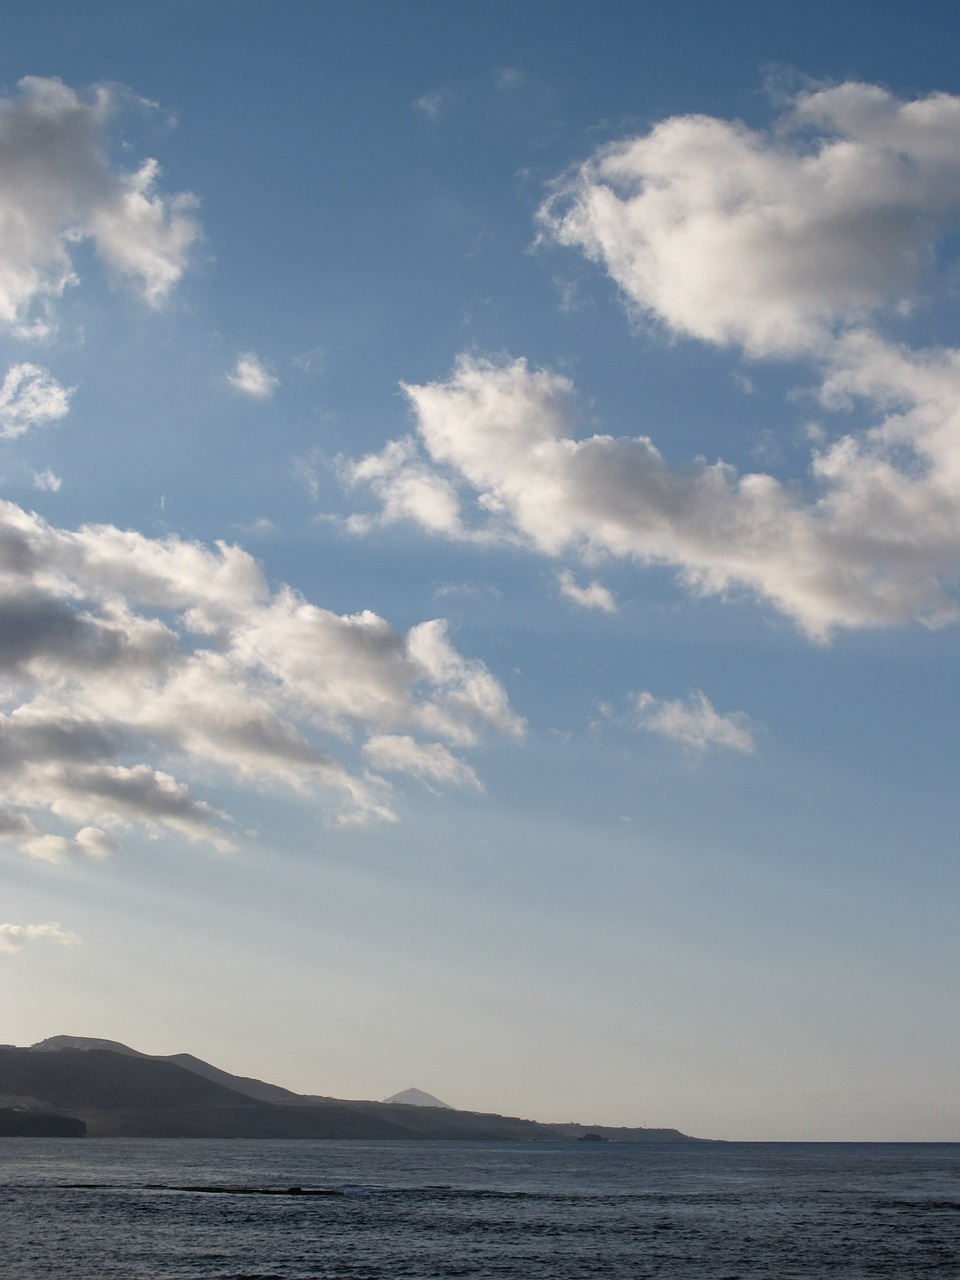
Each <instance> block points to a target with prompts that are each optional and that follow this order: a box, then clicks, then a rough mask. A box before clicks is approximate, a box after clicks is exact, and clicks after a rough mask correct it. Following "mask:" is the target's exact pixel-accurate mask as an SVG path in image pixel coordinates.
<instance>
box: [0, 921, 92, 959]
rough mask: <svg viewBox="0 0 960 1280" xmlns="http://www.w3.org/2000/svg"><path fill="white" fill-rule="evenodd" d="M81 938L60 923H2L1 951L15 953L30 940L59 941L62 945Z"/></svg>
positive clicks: (0, 933) (0, 928) (69, 944)
mask: <svg viewBox="0 0 960 1280" xmlns="http://www.w3.org/2000/svg"><path fill="white" fill-rule="evenodd" d="M79 941H80V939H79V938H78V937H77V935H76V934H75V933H70V932H69V931H68V930H66V929H62V928H61V927H60V925H59V924H56V923H55V922H53V921H51V922H50V923H49V924H0V951H3V952H7V953H8V954H14V953H16V952H17V951H22V950H23V948H24V947H25V946H26V945H27V943H28V942H59V943H60V944H61V946H73V944H74V943H77V942H79Z"/></svg>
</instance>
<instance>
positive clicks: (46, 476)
mask: <svg viewBox="0 0 960 1280" xmlns="http://www.w3.org/2000/svg"><path fill="white" fill-rule="evenodd" d="M61 484H63V481H62V480H61V479H60V477H59V476H58V475H56V474H55V472H53V471H51V470H50V468H49V467H45V468H44V470H43V471H35V472H34V473H33V487H34V488H35V489H46V490H47V491H48V492H49V493H59V491H60V486H61Z"/></svg>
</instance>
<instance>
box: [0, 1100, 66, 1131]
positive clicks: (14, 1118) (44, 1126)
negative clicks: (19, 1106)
mask: <svg viewBox="0 0 960 1280" xmlns="http://www.w3.org/2000/svg"><path fill="white" fill-rule="evenodd" d="M86 1136H87V1126H86V1125H85V1124H84V1123H83V1121H82V1120H78V1119H77V1118H76V1117H75V1116H61V1115H57V1114H56V1113H55V1112H53V1111H17V1110H15V1109H14V1108H13V1107H0V1138H85V1137H86Z"/></svg>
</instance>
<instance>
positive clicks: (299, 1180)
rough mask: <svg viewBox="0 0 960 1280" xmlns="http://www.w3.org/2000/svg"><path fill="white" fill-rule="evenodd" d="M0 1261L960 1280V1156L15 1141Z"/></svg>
mask: <svg viewBox="0 0 960 1280" xmlns="http://www.w3.org/2000/svg"><path fill="white" fill-rule="evenodd" d="M201 1188H206V1190H202V1189H201ZM209 1188H220V1189H223V1188H231V1191H230V1193H229V1194H224V1193H222V1191H217V1192H215V1193H214V1192H211V1191H210V1190H209ZM291 1188H303V1189H304V1190H306V1191H309V1190H311V1189H319V1188H323V1189H330V1190H334V1191H336V1192H338V1193H342V1194H336V1195H330V1196H327V1195H322V1196H321V1195H311V1194H302V1193H301V1194H287V1192H288V1191H289V1190H290V1189H291ZM265 1191H270V1192H279V1193H283V1194H258V1192H259V1193H262V1192H265ZM0 1250H2V1255H3V1261H2V1274H3V1276H4V1277H5V1280H35V1278H37V1277H46V1276H50V1277H56V1278H57V1280H101V1278H103V1280H106V1278H107V1277H123V1278H124V1280H141V1278H142V1280H195V1278H197V1277H205V1278H206V1277H210V1278H213V1277H216V1278H217V1280H227V1278H228V1277H229V1278H231V1280H239V1278H240V1277H245V1278H249V1280H268V1278H272V1277H277V1278H279V1280H308V1278H309V1280H319V1278H321V1277H322V1278H324V1280H363V1278H367V1280H389V1278H391V1277H416V1278H417V1280H432V1278H433V1277H437V1278H439V1277H450V1276H485V1277H501V1278H504V1280H513V1278H516V1280H520V1278H521V1277H522V1278H523V1280H581V1278H583V1277H591V1276H603V1277H615V1278H619V1277H623V1280H642V1278H643V1277H664V1278H666V1277H677V1278H678V1280H679V1278H681V1277H704V1278H705V1280H747V1278H748V1277H765V1278H767V1280H789V1278H790V1277H832V1278H833V1280H860V1278H862V1277H878V1276H891V1277H898V1278H900V1277H903V1278H908V1277H914V1276H923V1277H943V1280H946V1278H947V1277H949V1278H950V1280H956V1278H957V1277H958V1276H960V1145H928V1144H924V1145H910V1144H891V1145H887V1144H876V1145H873V1144H871V1145H859V1144H848V1143H842V1144H836V1145H832V1144H804V1143H783V1144H781V1143H743V1144H740V1143H731V1144H717V1145H713V1144H710V1145H704V1146H694V1145H691V1146H687V1145H684V1144H675V1145H674V1144H663V1145H660V1144H612V1143H611V1144H596V1145H591V1144H587V1143H576V1142H570V1143H543V1144H540V1143H536V1144H526V1143H524V1144H519V1143H518V1144H499V1143H498V1144H489V1143H412V1142H410V1143H406V1142H299V1141H297V1142H257V1141H219V1142H206V1141H166V1140H146V1141H139V1140H135V1139H119V1140H108V1139H87V1140H85V1141H84V1140H74V1141H70V1140H59V1139H46V1140H36V1139H22V1138H20V1139H16V1138H9V1139H2V1140H0Z"/></svg>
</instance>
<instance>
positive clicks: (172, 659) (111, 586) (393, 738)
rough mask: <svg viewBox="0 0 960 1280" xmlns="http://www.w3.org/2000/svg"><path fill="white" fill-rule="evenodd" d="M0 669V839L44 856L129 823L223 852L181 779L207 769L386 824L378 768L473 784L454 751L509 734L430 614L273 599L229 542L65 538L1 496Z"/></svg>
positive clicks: (505, 716) (105, 529)
mask: <svg viewBox="0 0 960 1280" xmlns="http://www.w3.org/2000/svg"><path fill="white" fill-rule="evenodd" d="M0 680H2V683H0V805H2V806H3V808H2V810H0V835H2V836H4V837H5V838H6V839H9V840H14V841H16V842H18V843H19V844H21V846H22V847H23V848H24V849H25V851H26V852H28V853H30V854H32V855H33V856H35V857H40V858H46V859H50V860H54V861H60V860H63V859H64V858H67V857H70V856H73V855H79V854H82V855H86V856H93V857H104V856H107V855H108V854H109V853H111V852H112V851H113V850H114V848H115V847H116V844H117V835H118V833H122V832H123V831H124V830H125V829H127V828H129V827H130V826H131V825H138V826H140V827H141V828H144V829H146V830H147V831H149V832H153V833H160V832H164V831H166V832H171V833H175V834H177V835H179V836H181V837H183V838H185V839H188V840H195V841H203V842H206V843H210V844H213V845H214V846H215V847H218V848H221V849H227V848H229V847H231V845H232V843H233V836H232V834H231V823H230V819H229V816H228V815H227V814H225V813H223V812H222V811H221V810H219V809H218V808H217V807H215V806H214V805H213V804H211V803H210V802H208V801H206V800H204V799H202V798H201V797H200V796H198V795H197V794H196V793H195V790H194V788H195V786H196V785H197V783H198V782H203V781H210V780H214V779H215V778H216V777H217V776H221V777H223V778H225V779H234V780H236V779H242V780H245V781H248V782H253V783H255V784H257V785H260V786H276V787H287V788H292V789H293V790H294V791H296V792H298V793H300V794H301V795H302V796H304V797H305V798H312V800H313V802H315V803H316V804H318V805H319V806H320V807H321V808H322V809H324V810H325V811H327V812H328V813H330V814H331V815H332V817H333V819H334V820H335V821H338V822H355V821H367V820H371V819H382V820H391V819H392V818H393V817H394V813H393V808H392V805H391V787H390V785H389V784H388V783H387V782H386V780H385V779H384V778H382V777H381V776H379V775H378V774H377V773H376V772H373V771H371V766H373V768H374V769H376V768H377V767H378V765H377V762H378V761H380V762H382V764H383V767H384V768H387V769H389V770H390V771H391V772H394V771H397V770H398V769H399V770H401V771H403V772H406V773H408V774H411V775H413V776H416V777H419V778H421V779H423V780H425V781H427V782H432V783H436V784H441V783H448V784H452V785H460V786H462V785H473V777H474V776H473V773H472V770H470V769H469V767H468V766H467V765H465V764H464V763H463V762H462V761H461V760H460V759H459V757H458V756H457V755H456V754H455V752H456V751H457V750H458V749H463V748H467V747H470V746H471V745H473V744H474V743H476V742H477V741H478V739H479V736H480V733H481V731H482V730H483V729H484V727H488V728H492V729H495V730H497V731H498V732H502V733H506V734H508V735H511V736H517V735H519V734H521V733H522V729H523V726H522V722H521V721H520V719H519V718H518V717H517V716H516V715H515V714H514V713H513V712H512V711H511V710H510V707H509V705H508V702H507V698H506V694H505V693H504V690H503V689H502V687H501V686H500V685H499V684H498V682H497V681H496V680H495V679H494V678H493V677H492V676H491V675H490V673H489V672H488V671H487V669H486V668H485V667H484V666H483V664H482V663H479V662H476V661H471V660H470V659H467V658H464V657H463V656H462V655H460V654H459V653H458V652H457V651H456V649H455V648H454V647H453V645H452V644H451V643H450V641H449V638H448V637H447V634H446V628H445V624H444V623H443V622H442V621H439V620H434V621H431V622H425V623H421V624H419V625H418V626H415V627H413V628H411V629H410V630H409V631H408V632H406V633H401V632H398V631H396V630H394V629H393V628H392V627H391V626H390V625H389V624H388V623H387V622H385V621H384V620H383V619H382V618H379V617H378V616H377V615H376V614H373V613H369V612H364V613H360V614H354V615H348V616H341V615H338V614H335V613H332V612H330V611H329V610H325V609H322V608H320V607H318V606H316V605H313V604H311V603H310V602H309V601H307V600H305V599H303V598H302V597H301V596H299V595H298V594H297V593H296V592H294V591H292V590H291V589H290V588H288V587H281V588H280V589H279V590H277V591H275V592H274V591H271V590H270V588H269V587H268V585H267V584H266V582H265V581H264V579H263V576H262V573H261V571H260V569H259V566H258V565H257V564H256V562H255V561H254V560H253V559H252V558H251V557H250V556H249V555H248V554H246V553H245V552H244V551H242V550H240V549H239V548H237V547H230V546H227V545H225V544H219V545H218V547H217V548H216V549H209V548H207V547H204V546H201V545H199V544H197V543H188V542H183V541H180V540H179V539H176V538H166V539H151V538H147V537H144V536H142V535H140V534H137V533H132V532H129V531H122V530H119V529H116V528H113V527H112V526H109V525H105V526H92V527H85V528H82V529H80V530H77V531H76V532H70V531H67V530H62V529H57V528H55V527H53V526H51V525H48V524H46V523H45V522H44V521H42V520H41V519H40V518H39V517H37V516H35V515H31V514H29V513H27V512H25V511H23V510H21V509H20V508H19V507H16V506H14V505H13V504H12V503H0ZM414 735H415V736H414ZM408 739H409V743H408V741H407V740H408ZM369 743H372V744H373V745H372V746H371V747H370V750H369V751H366V752H365V751H364V748H365V745H367V744H369ZM451 748H452V749H451ZM64 824H72V825H73V826H74V827H76V826H79V828H80V829H79V830H77V831H76V834H75V835H73V836H69V835H66V834H64V832H63V831H62V830H58V829H57V828H58V827H62V826H63V825H64Z"/></svg>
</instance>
